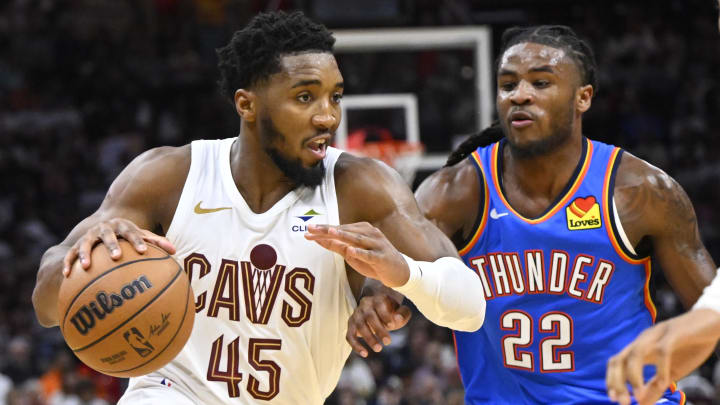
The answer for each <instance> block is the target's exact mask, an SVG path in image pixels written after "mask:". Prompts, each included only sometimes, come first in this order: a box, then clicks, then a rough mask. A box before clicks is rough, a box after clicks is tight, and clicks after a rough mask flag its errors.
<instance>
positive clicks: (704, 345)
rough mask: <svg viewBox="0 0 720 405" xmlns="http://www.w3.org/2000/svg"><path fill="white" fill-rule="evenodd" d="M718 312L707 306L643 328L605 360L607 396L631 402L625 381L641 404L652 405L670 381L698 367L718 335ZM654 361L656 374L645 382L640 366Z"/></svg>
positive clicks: (710, 350)
mask: <svg viewBox="0 0 720 405" xmlns="http://www.w3.org/2000/svg"><path fill="white" fill-rule="evenodd" d="M719 329H720V315H718V314H717V312H715V311H713V310H710V309H699V310H693V311H690V312H688V313H686V314H684V315H681V316H679V317H676V318H673V319H670V320H667V321H664V322H660V323H658V324H657V325H655V326H653V327H651V328H649V329H647V330H645V331H644V332H643V333H641V334H640V336H638V337H637V338H636V339H635V341H633V342H632V343H631V344H630V345H628V346H627V347H625V349H623V350H622V351H621V352H620V353H618V354H617V355H615V356H613V357H612V358H610V360H609V361H608V369H607V375H606V377H605V382H606V385H607V390H608V396H609V397H610V399H611V400H613V401H616V402H619V403H620V404H621V405H629V404H630V402H631V399H630V392H629V391H628V389H627V383H630V385H631V387H632V395H633V396H634V397H635V400H637V402H638V403H639V404H640V405H644V404H654V403H655V402H656V401H657V400H658V399H660V397H661V396H662V394H663V393H664V392H665V390H666V389H668V387H669V386H670V384H671V383H672V382H673V381H674V380H677V379H678V378H681V377H683V376H685V375H687V374H688V373H690V372H691V371H692V370H694V369H695V368H697V367H698V366H699V365H700V364H702V362H703V361H704V360H705V359H706V358H707V357H708V356H709V355H710V353H711V352H712V350H713V349H714V348H715V344H716V343H717V340H718V338H720V330H719ZM646 364H653V365H655V367H656V374H655V376H654V377H653V378H651V379H650V380H649V381H648V382H647V383H645V382H644V378H643V366H645V365H646Z"/></svg>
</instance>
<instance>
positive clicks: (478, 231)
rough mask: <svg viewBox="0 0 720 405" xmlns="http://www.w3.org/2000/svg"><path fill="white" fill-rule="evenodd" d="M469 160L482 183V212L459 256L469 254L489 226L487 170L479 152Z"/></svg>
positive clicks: (474, 153) (459, 251)
mask: <svg viewBox="0 0 720 405" xmlns="http://www.w3.org/2000/svg"><path fill="white" fill-rule="evenodd" d="M469 159H470V160H471V162H472V163H473V166H474V167H475V171H477V175H478V180H479V181H480V207H479V208H480V210H479V211H478V216H477V218H476V219H475V224H474V225H473V229H475V232H474V233H473V234H472V237H470V239H469V240H467V241H466V242H465V241H464V242H465V243H464V245H463V248H462V249H459V250H458V254H460V256H462V255H465V254H467V253H468V252H469V251H470V249H472V248H473V246H475V244H477V241H478V240H479V239H480V236H481V235H482V233H483V231H484V230H485V225H486V224H487V217H488V206H489V205H490V204H489V202H490V195H489V190H488V184H487V177H485V170H484V169H483V167H482V163H481V160H480V155H479V154H478V151H477V150H475V151H474V152H473V153H472V154H471V155H470V157H469Z"/></svg>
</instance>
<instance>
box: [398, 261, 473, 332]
mask: <svg viewBox="0 0 720 405" xmlns="http://www.w3.org/2000/svg"><path fill="white" fill-rule="evenodd" d="M403 258H405V261H406V262H407V264H408V267H409V268H410V277H409V278H408V281H407V282H406V283H405V284H404V285H402V286H400V287H395V288H394V290H395V291H397V292H399V293H401V294H403V295H404V296H406V297H407V298H408V299H410V301H412V302H413V303H414V304H415V306H416V307H417V308H418V310H419V311H420V312H421V313H422V314H423V315H425V317H426V318H427V319H429V320H430V321H432V322H434V323H436V324H438V325H440V326H446V327H448V328H451V329H456V330H461V331H468V332H473V331H476V330H478V329H479V328H480V327H481V326H482V323H483V321H484V319H485V296H484V295H483V288H482V284H481V283H480V278H479V277H478V276H477V274H475V272H474V271H472V270H471V269H469V268H468V267H467V266H465V264H464V263H463V262H462V261H460V260H459V259H457V258H454V257H441V258H439V259H437V260H435V261H434V262H422V261H415V260H413V259H412V258H410V257H407V256H405V255H403Z"/></svg>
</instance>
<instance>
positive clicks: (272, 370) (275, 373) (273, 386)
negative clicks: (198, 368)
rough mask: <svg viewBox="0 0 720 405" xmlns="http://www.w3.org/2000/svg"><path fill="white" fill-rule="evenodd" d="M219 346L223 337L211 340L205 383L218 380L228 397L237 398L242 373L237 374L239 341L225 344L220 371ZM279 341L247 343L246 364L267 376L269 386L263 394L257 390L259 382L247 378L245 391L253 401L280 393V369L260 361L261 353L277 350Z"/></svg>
mask: <svg viewBox="0 0 720 405" xmlns="http://www.w3.org/2000/svg"><path fill="white" fill-rule="evenodd" d="M222 346H223V335H220V337H219V338H217V339H215V341H214V342H213V345H212V352H211V353H210V364H209V365H208V372H207V379H208V381H219V382H224V383H226V384H227V389H228V395H229V396H230V398H237V397H239V396H240V382H241V381H242V379H243V374H242V372H241V371H240V367H239V363H240V361H239V360H240V338H239V337H238V338H235V340H233V341H232V342H230V343H229V344H228V345H227V349H228V356H227V365H226V367H225V371H222V370H220V354H221V352H222ZM281 347H282V341H280V340H279V339H253V338H250V340H249V341H248V363H249V364H250V365H251V366H252V368H254V369H255V370H257V371H264V372H266V373H268V382H269V384H270V386H269V387H268V389H267V391H263V390H261V389H260V381H258V379H257V378H255V377H253V376H252V375H250V377H249V378H248V384H247V391H248V392H249V393H250V395H252V396H253V398H255V399H260V400H263V401H269V400H271V399H273V398H275V396H276V395H277V394H278V393H279V392H280V371H282V370H281V369H280V366H279V365H278V364H277V363H275V362H274V361H270V360H260V352H261V351H262V350H280V349H281Z"/></svg>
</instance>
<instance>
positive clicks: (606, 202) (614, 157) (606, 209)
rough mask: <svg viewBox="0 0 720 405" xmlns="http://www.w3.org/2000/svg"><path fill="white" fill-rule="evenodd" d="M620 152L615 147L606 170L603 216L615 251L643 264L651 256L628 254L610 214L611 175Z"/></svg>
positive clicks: (625, 258)
mask: <svg viewBox="0 0 720 405" xmlns="http://www.w3.org/2000/svg"><path fill="white" fill-rule="evenodd" d="M619 154H620V148H615V150H614V151H613V152H612V155H610V160H609V161H608V165H607V169H606V170H605V182H604V186H603V218H604V219H605V230H606V231H607V234H608V237H609V238H610V242H611V243H612V245H613V248H614V249H615V252H616V253H617V254H618V255H619V256H620V257H621V258H622V259H623V260H625V261H626V262H628V263H630V264H643V263H644V262H646V261H649V260H650V258H649V257H646V258H642V259H635V258H632V257H630V256H628V255H627V253H625V251H624V250H623V249H622V248H621V247H620V242H619V241H618V240H617V238H616V237H615V232H613V229H612V225H611V224H612V222H611V221H614V220H615V218H611V216H610V211H611V210H610V191H611V190H610V177H612V172H613V168H614V167H615V162H616V161H617V157H618V155H619Z"/></svg>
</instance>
